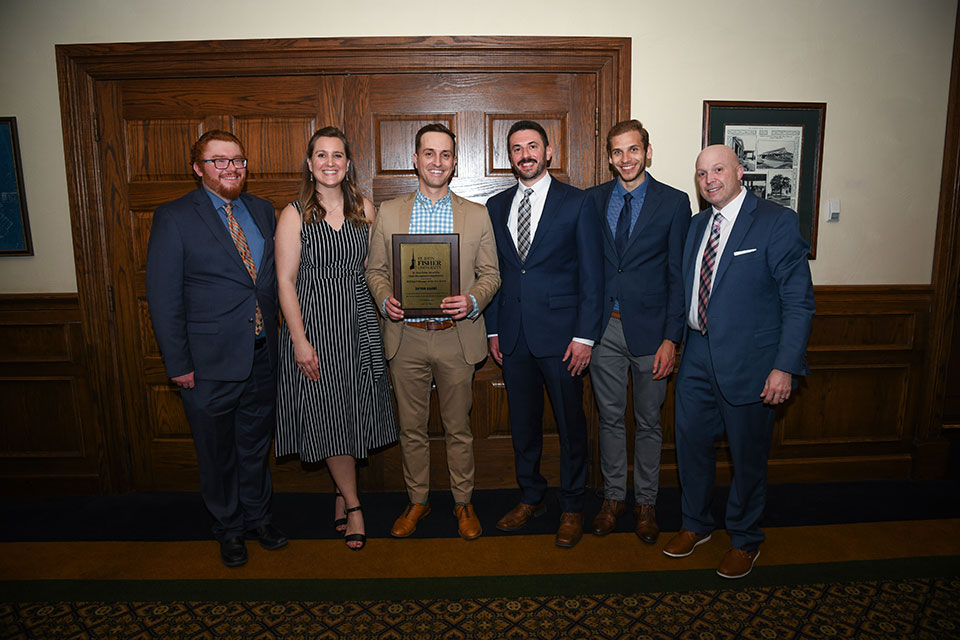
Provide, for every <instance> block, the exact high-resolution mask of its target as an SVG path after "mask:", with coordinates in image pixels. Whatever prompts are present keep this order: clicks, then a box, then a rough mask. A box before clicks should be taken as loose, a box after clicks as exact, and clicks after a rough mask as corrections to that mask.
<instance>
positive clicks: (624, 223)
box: [613, 193, 633, 258]
mask: <svg viewBox="0 0 960 640" xmlns="http://www.w3.org/2000/svg"><path fill="white" fill-rule="evenodd" d="M631 200H633V196H632V195H630V194H629V193H628V194H626V195H624V196H623V208H622V209H620V217H619V218H618V219H617V233H616V234H615V235H614V237H613V244H614V245H615V246H616V247H617V255H619V256H620V257H621V258H622V257H623V252H624V251H625V250H626V249H627V240H628V239H629V238H630V201H631Z"/></svg>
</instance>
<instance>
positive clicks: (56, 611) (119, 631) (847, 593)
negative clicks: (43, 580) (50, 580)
mask: <svg viewBox="0 0 960 640" xmlns="http://www.w3.org/2000/svg"><path fill="white" fill-rule="evenodd" d="M0 630H2V637H3V638H10V639H17V640H19V639H27V638H51V639H53V638H57V639H60V638H63V639H68V638H163V639H168V640H174V639H180V638H183V639H187V638H189V639H195V638H217V639H223V640H226V639H232V638H235V639H237V640H243V639H248V638H264V639H266V638H289V639H291V640H293V639H304V640H308V639H310V640H313V639H327V638H329V639H340V638H351V639H355V640H362V639H370V640H373V639H378V640H387V639H394V640H433V639H435V638H443V639H454V638H464V639H466V638H476V639H478V640H493V639H494V638H509V639H515V640H520V639H526V638H531V639H533V638H535V639H538V640H552V639H556V640H560V639H564V638H610V639H614V638H637V639H641V638H696V639H698V640H713V639H717V640H720V639H726V638H731V639H732V638H757V639H761V638H762V639H767V640H772V639H807V638H810V639H814V638H816V639H823V638H876V639H878V640H880V639H887V640H889V639H893V638H904V639H907V638H909V639H927V638H929V639H934V638H958V637H960V579H957V578H952V579H931V578H927V579H912V580H884V581H871V582H850V583H844V584H809V585H802V586H792V587H763V588H750V587H747V588H743V589H725V590H703V591H691V592H687V593H676V592H666V593H644V594H632V595H623V594H608V595H592V596H574V597H565V596H564V597H539V598H536V597H521V598H475V599H457V600H450V599H434V600H397V601H369V600H366V601H346V602H307V601H304V602H298V601H286V602H266V601H249V602H244V601H230V602H198V601H171V602H57V603H16V604H6V605H0Z"/></svg>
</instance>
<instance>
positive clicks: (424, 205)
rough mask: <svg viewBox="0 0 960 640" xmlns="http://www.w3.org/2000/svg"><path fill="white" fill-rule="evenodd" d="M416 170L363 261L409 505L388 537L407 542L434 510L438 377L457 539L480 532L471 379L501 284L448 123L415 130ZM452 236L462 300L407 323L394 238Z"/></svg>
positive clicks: (379, 224) (384, 208) (390, 205)
mask: <svg viewBox="0 0 960 640" xmlns="http://www.w3.org/2000/svg"><path fill="white" fill-rule="evenodd" d="M413 165H414V167H415V168H416V170H417V177H418V178H419V185H418V189H417V191H416V193H411V194H408V195H405V196H401V197H399V198H395V199H393V200H389V201H387V202H384V203H383V204H382V205H381V206H380V212H379V214H378V215H377V218H376V222H374V225H373V230H372V232H371V233H372V236H371V239H370V250H369V253H368V255H367V284H368V285H369V287H370V292H371V293H372V294H373V299H374V301H376V303H377V304H379V305H380V311H381V313H382V314H383V316H384V318H385V319H386V320H385V321H384V327H383V344H384V349H385V351H386V357H387V360H388V362H389V366H390V377H391V379H392V382H393V389H394V392H395V393H396V395H397V406H398V408H399V418H400V451H401V456H402V458H403V479H404V482H405V484H406V486H407V495H408V496H409V498H410V504H408V505H407V507H406V508H405V509H404V511H403V513H402V514H401V515H400V517H399V518H397V520H396V522H395V523H394V525H393V529H392V530H391V533H392V535H394V536H396V537H398V538H405V537H407V536H409V535H411V534H412V533H413V532H414V530H415V529H416V528H417V523H418V522H419V521H420V520H421V519H422V518H424V517H426V516H427V514H429V513H430V505H429V503H428V497H429V495H428V494H429V491H430V441H429V439H428V437H427V420H428V418H429V416H430V387H431V382H432V381H434V380H435V381H436V383H437V393H438V395H439V398H440V413H441V416H442V418H443V430H444V436H445V440H446V450H447V468H448V471H449V473H450V488H451V491H452V493H453V497H454V500H455V502H456V506H455V507H454V515H455V516H456V518H457V526H458V529H459V532H460V535H461V537H463V538H464V539H466V540H472V539H474V538H477V537H479V536H480V534H481V533H482V528H481V526H480V521H479V520H478V519H477V515H476V512H475V511H474V508H473V505H472V504H471V502H470V501H471V499H472V496H473V478H474V464H473V433H472V432H471V430H470V408H471V406H472V404H473V374H474V370H475V368H476V366H475V365H476V364H477V363H479V362H482V361H483V359H484V358H485V357H486V355H487V333H486V328H485V326H484V323H483V315H482V311H483V309H484V308H485V307H486V306H487V304H488V303H489V302H490V300H491V299H492V298H493V296H494V294H495V293H496V292H497V289H498V288H499V287H500V269H499V265H498V263H497V247H496V242H495V240H494V237H493V228H492V226H491V223H490V217H489V216H488V215H487V211H486V209H485V208H484V207H483V206H482V205H479V204H475V203H473V202H469V201H467V200H464V199H463V198H461V197H460V196H458V195H456V194H455V193H453V192H451V191H450V187H449V185H450V179H451V178H452V177H453V170H454V168H455V167H456V165H457V156H456V137H455V136H454V134H453V132H451V131H450V130H449V129H448V128H447V127H445V126H444V125H442V124H428V125H426V126H424V127H423V128H421V129H420V130H419V131H418V132H417V137H416V146H415V153H414V155H413ZM396 233H400V234H407V233H425V234H443V233H456V234H459V236H460V295H456V296H451V297H448V298H444V299H443V303H442V304H441V309H442V310H443V315H442V316H441V317H436V318H419V317H418V318H411V317H406V316H405V314H404V311H403V308H402V307H401V306H400V302H399V301H398V300H397V299H396V298H395V297H394V296H393V234H396Z"/></svg>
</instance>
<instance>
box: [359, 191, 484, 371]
mask: <svg viewBox="0 0 960 640" xmlns="http://www.w3.org/2000/svg"><path fill="white" fill-rule="evenodd" d="M416 195H417V194H416V192H414V193H409V194H407V195H405V196H400V197H399V198H394V199H393V200H388V201H386V202H384V203H383V204H381V205H380V211H379V213H378V214H377V218H376V220H375V221H374V223H373V230H372V232H371V238H370V249H369V251H368V253H367V286H369V287H370V293H371V294H373V300H374V302H375V303H376V305H377V308H378V309H382V305H383V301H384V299H386V298H387V297H389V296H392V295H393V234H395V233H409V231H410V217H411V215H412V214H413V201H414V200H415V199H416ZM450 198H451V200H452V204H453V232H454V233H458V234H460V293H461V294H463V295H472V296H473V297H475V298H476V299H477V306H479V308H480V313H479V314H478V315H477V317H475V318H465V319H463V320H458V321H457V326H456V331H457V335H458V336H459V338H460V347H461V348H462V349H463V357H464V359H465V360H466V361H467V362H468V363H470V364H476V363H478V362H480V361H481V360H483V359H484V358H485V357H486V355H487V329H486V326H485V325H484V323H483V310H484V308H486V306H487V305H488V304H489V303H490V300H491V299H493V296H494V294H495V293H496V292H497V289H499V288H500V265H499V264H498V262H497V245H496V241H495V240H494V238H493V226H492V225H491V224H490V216H489V215H488V214H487V209H486V207H484V206H482V205H479V204H476V203H474V202H470V201H469V200H464V199H463V198H461V197H460V196H458V195H457V194H455V193H453V192H450ZM403 331H404V323H403V321H400V322H395V321H393V320H391V319H390V318H384V321H383V346H384V349H385V351H386V356H387V359H388V360H389V359H391V358H393V357H394V356H395V355H397V350H398V349H399V348H400V341H401V340H402V339H403ZM412 331H417V329H412Z"/></svg>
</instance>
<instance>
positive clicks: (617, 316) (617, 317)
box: [610, 311, 620, 320]
mask: <svg viewBox="0 0 960 640" xmlns="http://www.w3.org/2000/svg"><path fill="white" fill-rule="evenodd" d="M610 317H611V318H616V319H617V320H619V319H620V312H619V311H612V312H611V313H610Z"/></svg>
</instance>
